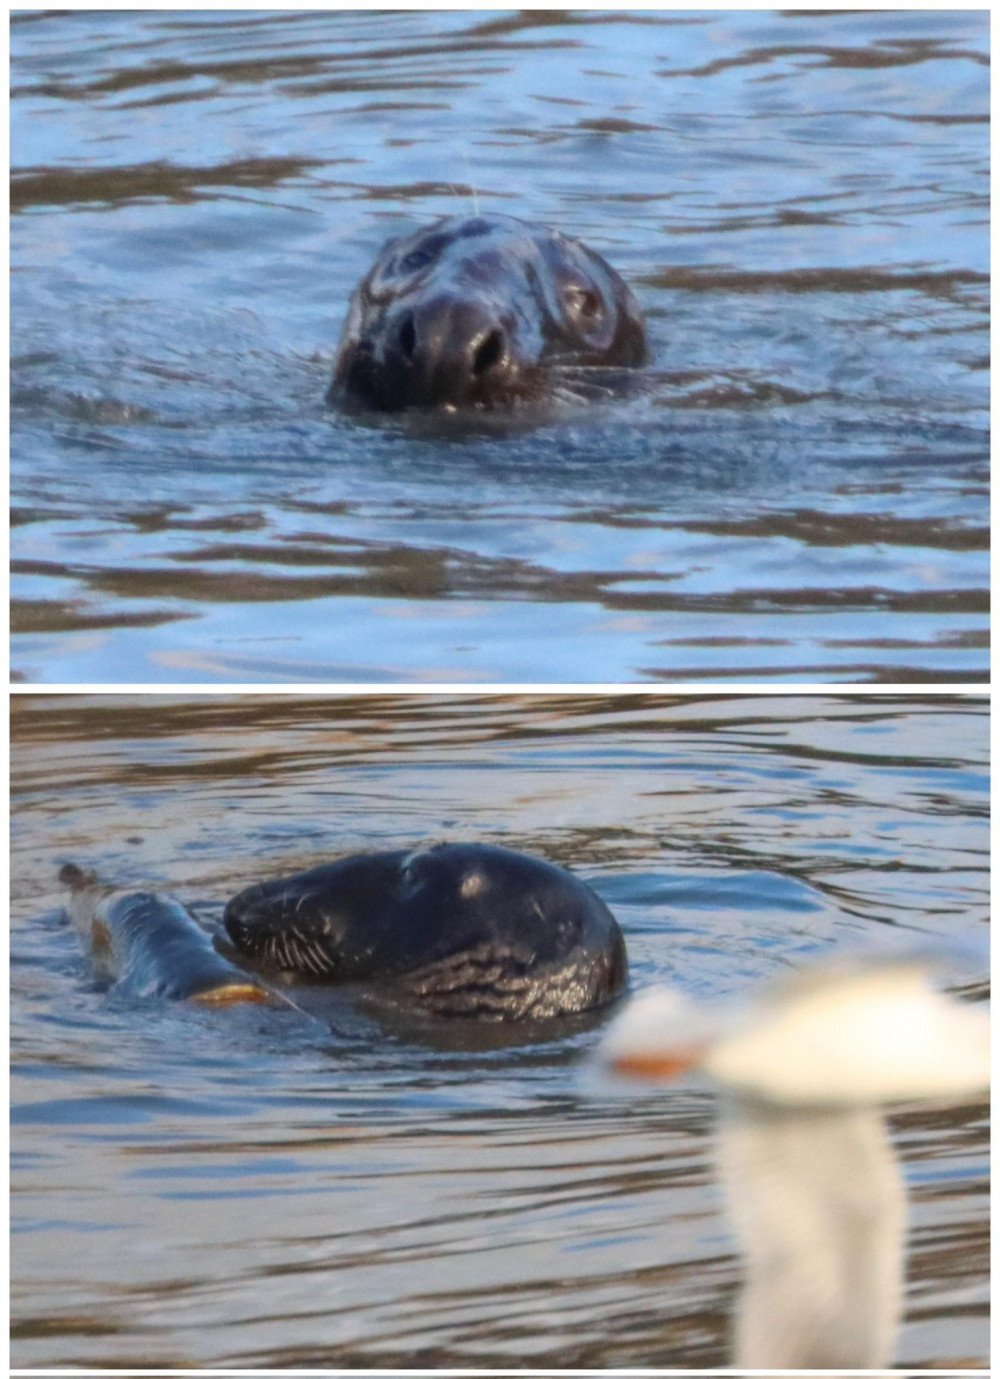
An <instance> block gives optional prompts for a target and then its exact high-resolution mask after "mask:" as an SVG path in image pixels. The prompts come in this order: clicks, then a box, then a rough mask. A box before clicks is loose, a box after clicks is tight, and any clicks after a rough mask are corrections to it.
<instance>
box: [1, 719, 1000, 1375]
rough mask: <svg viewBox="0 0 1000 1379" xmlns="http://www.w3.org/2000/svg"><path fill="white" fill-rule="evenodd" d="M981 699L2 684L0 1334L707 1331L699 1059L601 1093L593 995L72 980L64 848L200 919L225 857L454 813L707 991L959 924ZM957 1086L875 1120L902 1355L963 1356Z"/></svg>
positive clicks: (360, 1358) (983, 1203) (75, 955)
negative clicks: (407, 1009) (516, 1021)
mask: <svg viewBox="0 0 1000 1379" xmlns="http://www.w3.org/2000/svg"><path fill="white" fill-rule="evenodd" d="M986 753H987V705H986V702H985V700H983V699H971V700H961V699H954V698H944V699H926V700H921V699H914V698H905V699H881V698H880V699H878V700H871V699H866V698H854V699H839V698H835V697H829V696H820V697H795V698H790V699H785V698H777V699H775V698H752V697H751V698H746V699H727V698H717V697H716V698H704V699H698V698H695V699H689V700H670V699H667V700H654V699H651V698H649V697H647V696H632V697H626V696H622V697H619V698H612V699H601V698H599V697H579V698H577V697H574V698H573V699H570V700H568V701H567V700H562V699H554V698H543V697H536V698H527V699H524V700H515V699H511V698H500V699H488V698H481V699H476V698H475V697H468V698H465V697H462V698H457V699H448V698H443V697H432V698H429V699H413V698H402V697H391V696H389V697H384V698H379V697H373V698H351V697H347V698H341V699H336V700H329V699H327V700H321V699H316V700H311V699H305V700H299V699H295V698H291V699H289V698H280V697H279V698H276V699H264V698H259V697H245V698H240V699H226V700H223V701H222V702H219V701H217V700H215V699H212V698H209V699H206V700H204V701H196V700H184V699H172V698H169V697H158V698H153V699H149V698H144V699H141V700H139V699H131V698H128V697H125V698H120V697H115V698H105V699H101V698H82V699H72V700H67V699H66V698H60V697H52V698H45V697H41V698H35V697H27V698H23V697H19V698H15V715H14V752H13V782H14V787H13V788H14V795H13V802H14V803H13V842H12V878H13V920H12V925H13V937H12V985H13V997H12V1000H13V1036H12V1044H13V1046H12V1052H13V1069H14V1070H13V1082H12V1106H13V1118H14V1128H13V1143H12V1148H13V1179H12V1182H13V1199H12V1200H13V1224H14V1237H13V1240H14V1243H13V1261H12V1296H13V1320H14V1337H15V1339H14V1342H13V1359H14V1363H15V1364H16V1365H22V1366H43V1365H45V1366H48V1365H52V1366H56V1365H84V1364H86V1365H93V1366H99V1365H101V1364H105V1363H107V1364H114V1365H125V1366H134V1367H142V1366H154V1367H155V1366H171V1365H192V1364H195V1365H198V1364H201V1365H218V1366H227V1367H228V1366H231V1367H236V1368H239V1367H265V1366H281V1365H293V1366H304V1367H321V1366H327V1365H338V1364H342V1365H365V1366H371V1365H376V1364H379V1365H391V1366H411V1365H439V1364H446V1363H447V1364H449V1365H452V1366H468V1365H473V1366H476V1365H481V1366H488V1365H489V1366H494V1367H495V1366H502V1367H511V1366H514V1367H519V1366H524V1365H532V1364H536V1365H542V1366H557V1367H559V1366H570V1365H574V1366H596V1367H610V1366H629V1365H673V1366H692V1367H698V1368H701V1367H707V1366H717V1365H720V1364H722V1363H723V1362H724V1359H725V1349H724V1346H725V1318H726V1316H727V1314H728V1310H729V1307H730V1304H731V1300H732V1294H733V1289H734V1287H735V1284H736V1279H737V1268H736V1262H735V1260H734V1258H733V1252H732V1251H733V1246H732V1241H731V1238H730V1235H729V1232H728V1229H727V1227H726V1224H725V1221H724V1219H723V1217H722V1215H721V1213H720V1204H719V1201H718V1198H717V1196H716V1192H715V1189H714V1186H713V1183H712V1178H711V1173H710V1161H709V1139H708V1136H709V1131H710V1124H711V1109H712V1103H711V1100H710V1098H709V1096H708V1095H707V1093H706V1092H705V1091H704V1090H700V1089H698V1088H694V1087H691V1088H683V1087H678V1088H677V1089H676V1090H674V1091H672V1092H669V1093H660V1094H659V1095H657V1096H651V1097H639V1098H635V1099H628V1100H624V1101H615V1102H609V1101H607V1100H605V1099H602V1098H600V1097H596V1096H594V1095H593V1094H591V1092H589V1091H588V1089H587V1087H586V1085H585V1084H584V1083H582V1082H581V1076H580V1074H581V1062H582V1059H583V1056H584V1054H585V1053H586V1051H587V1050H588V1049H589V1048H590V1047H591V1046H592V1044H593V1042H594V1040H595V1039H596V1037H597V1031H596V1030H595V1029H593V1028H592V1027H591V1028H588V1027H586V1025H584V1026H583V1027H576V1026H573V1027H567V1028H566V1029H565V1030H563V1029H560V1030H559V1031H558V1032H555V1031H553V1033H552V1035H551V1036H550V1037H548V1038H546V1039H543V1040H541V1041H540V1042H534V1043H528V1044H524V1045H514V1046H509V1045H508V1046H506V1047H504V1046H502V1045H498V1043H497V1042H496V1041H495V1040H493V1041H491V1040H489V1039H483V1038H480V1037H478V1036H477V1034H476V1032H475V1031H470V1032H468V1033H467V1034H462V1035H458V1036H454V1037H451V1038H446V1039H441V1040H437V1041H435V1042H434V1043H429V1042H427V1041H424V1042H418V1041H416V1040H415V1039H414V1038H413V1037H412V1033H410V1032H407V1031H406V1030H400V1029H397V1028H387V1027H385V1026H384V1025H381V1024H379V1023H377V1022H376V1020H375V1019H374V1018H373V1017H372V1016H371V1015H370V1014H368V1013H366V1012H365V1011H364V1010H363V1009H359V1008H357V1007H356V1006H353V1005H352V1004H351V1002H350V1001H349V1000H347V999H346V998H334V999H330V1000H328V1001H326V1002H325V1003H324V1004H323V1009H322V1012H321V1013H322V1014H323V1016H324V1018H323V1019H322V1020H319V1019H312V1018H310V1017H309V1016H308V1015H307V1014H305V1013H303V1012H296V1011H292V1010H269V1009H261V1008H260V1007H253V1008H250V1007H246V1008H243V1009H233V1010H230V1011H226V1012H220V1011H216V1012H212V1011H208V1010H205V1009H201V1010H194V1009H189V1008H186V1007H185V1008H181V1007H177V1006H168V1005H161V1004H157V1003H155V1002H145V1003H136V1002H129V1001H127V1000H125V999H124V998H122V997H120V996H116V995H115V994H114V993H111V994H107V993H103V992H101V991H98V990H95V989H94V986H93V983H92V982H91V980H90V979H89V977H88V973H87V968H86V965H85V963H84V961H83V959H82V957H81V955H80V953H79V952H78V950H77V948H76V945H75V941H74V939H73V937H72V935H71V934H70V933H69V931H68V930H67V928H66V927H65V925H64V924H63V922H62V919H61V914H60V908H59V907H60V904H61V897H60V895H59V893H58V891H57V889H56V886H55V879H54V878H55V874H56V870H57V867H58V864H59V863H60V862H61V861H63V860H65V859H66V858H68V857H73V858H77V859H78V860H81V861H85V862H88V863H91V864H93V865H96V866H97V867H98V868H99V869H100V870H102V871H103V872H105V873H106V874H107V875H108V876H110V877H115V878H118V879H120V880H122V881H125V882H135V883H147V884H148V883H149V882H155V883H157V884H160V885H163V886H165V887H169V888H170V889H172V890H173V891H175V892H176V893H177V894H178V895H180V896H181V897H182V898H183V899H184V900H186V901H187V902H189V903H190V904H192V905H193V906H194V907H195V908H196V910H197V912H198V913H199V914H200V915H201V916H202V917H203V918H204V919H205V920H206V921H211V920H213V919H217V918H218V916H219V914H220V911H221V906H222V904H223V902H224V900H225V898H226V897H227V896H229V895H231V894H232V893H233V892H234V891H235V890H236V889H238V888H239V887H241V886H243V885H244V884H246V883H247V881H248V880H250V879H251V878H254V877H258V876H264V875H274V874H278V873H280V872H282V871H286V870H289V869H292V868H296V867H301V866H306V865H311V864H313V863H315V862H317V861H319V860H321V859H324V858H328V857H331V856H333V855H335V854H338V853H341V852H345V851H349V850H352V849H355V848H359V847H393V846H403V845H408V844H412V843H415V842H418V841H425V840H432V839H441V838H448V837H456V838H479V839H483V840H488V841H494V842H500V843H505V844H508V845H511V846H514V847H518V848H523V849H525V850H528V851H532V852H538V853H542V854H544V855H547V856H550V857H552V858H555V859H557V860H559V861H562V862H565V863H568V864H570V865H573V866H574V867H575V868H577V869H578V870H579V871H580V873H581V874H582V875H584V876H585V877H586V878H588V879H589V880H591V881H592V883H593V884H594V885H595V886H596V888H597V889H598V890H599V891H600V892H601V894H602V895H603V897H604V898H605V899H606V900H607V901H608V903H609V904H610V905H611V906H612V908H613V909H614V911H615V913H616V914H617V915H618V917H619V919H620V921H621V923H622V925H623V928H624V929H625V932H626V934H627V938H628V944H629V950H630V954H631V961H632V972H633V980H634V984H635V985H637V986H643V985H646V984H648V983H649V982H651V981H653V980H656V979H667V978H669V979H673V980H676V981H678V982H680V983H682V984H683V985H684V986H685V987H686V988H687V989H688V990H691V991H693V992H695V993H696V994H699V995H704V996H709V997H719V996H725V995H726V994H728V993H734V994H735V993H738V992H742V991H743V990H744V989H745V988H746V986H747V985H748V983H750V982H751V981H753V980H755V979H757V978H761V977H765V976H768V975H771V974H774V973H776V972H778V971H780V970H782V969H783V968H785V967H786V966H787V965H788V964H793V963H798V962H800V961H803V960H806V959H808V958H809V957H810V956H812V955H814V954H816V953H819V952H822V951H825V950H827V949H828V948H829V947H830V946H831V945H833V944H836V943H841V942H847V941H852V940H855V939H857V938H859V937H861V936H864V935H869V934H872V933H875V932H879V933H885V932H886V930H887V929H892V930H898V931H900V933H901V935H902V936H904V937H905V936H906V935H912V934H913V933H914V932H916V933H930V934H941V935H952V936H956V935H971V934H977V933H980V932H982V929H983V926H984V925H985V924H986V922H987V915H988V907H989V893H988V880H987V864H988V847H989V842H988V819H987V772H986ZM985 1110H986V1108H985V1106H983V1105H971V1106H969V1105H967V1106H962V1107H957V1108H956V1107H940V1108H937V1109H918V1110H914V1109H911V1108H904V1109H902V1110H901V1111H900V1113H899V1114H898V1115H896V1116H894V1118H893V1126H894V1131H895V1136H896V1140H897V1143H898V1145H899V1147H900V1150H901V1152H902V1154H903V1156H904V1160H905V1166H906V1172H907V1177H908V1179H909V1183H910V1187H911V1196H912V1198H913V1211H912V1219H911V1224H912V1236H911V1250H910V1270H909V1286H908V1296H907V1303H908V1309H907V1321H906V1326H905V1328H904V1332H903V1335H902V1339H901V1345H900V1353H899V1360H900V1362H901V1363H902V1364H905V1365H912V1366H914V1367H917V1368H922V1367H947V1366H951V1367H960V1366H968V1365H982V1364H983V1363H984V1357H985V1355H986V1352H987V1344H988V1340H987V1329H988V1322H987V1315H986V1313H987V1305H988V1283H987V1230H988V1204H987V1198H986V1183H987V1179H986V1172H987V1158H986V1155H987V1140H986V1134H987V1130H986V1120H985Z"/></svg>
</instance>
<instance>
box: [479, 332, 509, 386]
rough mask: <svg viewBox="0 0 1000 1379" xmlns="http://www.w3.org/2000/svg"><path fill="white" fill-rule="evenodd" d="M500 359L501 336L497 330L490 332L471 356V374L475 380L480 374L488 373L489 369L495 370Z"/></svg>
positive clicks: (501, 349) (501, 354)
mask: <svg viewBox="0 0 1000 1379" xmlns="http://www.w3.org/2000/svg"><path fill="white" fill-rule="evenodd" d="M502 358H503V334H502V332H501V331H499V330H491V331H490V333H489V335H487V337H486V339H485V340H484V341H483V343H482V344H481V345H480V346H479V347H478V349H477V350H476V352H475V354H474V355H473V356H472V372H473V373H474V374H475V375H476V377H477V378H478V377H479V376H480V375H481V374H484V373H489V371H490V369H494V368H496V366H497V364H499V363H500V360H501V359H502Z"/></svg>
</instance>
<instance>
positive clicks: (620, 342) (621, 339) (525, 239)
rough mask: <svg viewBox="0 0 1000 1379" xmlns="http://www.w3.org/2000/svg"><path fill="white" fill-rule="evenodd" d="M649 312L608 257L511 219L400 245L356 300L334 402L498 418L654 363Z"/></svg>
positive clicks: (436, 230) (385, 254)
mask: <svg viewBox="0 0 1000 1379" xmlns="http://www.w3.org/2000/svg"><path fill="white" fill-rule="evenodd" d="M646 358H647V349H646V333H645V327H644V325H643V320H642V313H641V312H640V310H639V306H638V303H637V302H636V300H635V298H634V297H633V295H632V293H631V291H630V290H629V288H628V287H627V285H626V284H625V282H624V281H623V279H622V278H621V277H620V276H619V274H618V273H616V272H615V270H614V269H613V268H612V267H611V265H610V264H609V263H607V262H606V261H605V260H604V259H603V258H602V257H601V256H600V254H597V253H595V252H594V251H593V250H592V249H588V248H587V246H586V245H584V244H582V243H581V242H580V241H579V240H576V239H571V238H569V237H567V236H566V235H562V234H560V233H559V232H558V231H556V230H550V229H547V228H545V227H544V226H537V225H533V224H531V223H530V222H528V221H524V220H519V219H516V218H515V217H514V216H506V215H488V216H487V215H477V216H472V217H463V216H448V217H446V218H444V219H442V220H438V221H436V222H435V223H434V224H432V225H429V226H427V227H425V228H423V229H420V230H416V231H414V232H413V233H412V234H409V235H404V236H401V237H399V238H397V239H392V240H390V241H389V242H388V243H387V244H386V245H385V246H384V247H383V249H382V251H381V252H380V254H379V255H378V257H377V259H376V260H375V263H374V265H373V266H372V268H371V269H370V270H369V272H368V273H367V274H366V276H365V277H364V278H363V279H362V281H361V283H360V284H359V286H358V287H357V289H356V290H355V292H354V295H353V297H352V298H351V303H350V307H349V309H348V314H347V320H346V322H345V324H344V329H343V333H342V335H341V340H340V347H339V353H338V357H337V362H336V365H335V368H334V376H333V382H332V383H331V385H330V389H329V392H328V394H327V400H328V401H330V402H332V403H341V404H346V405H353V406H356V407H360V408H365V409H369V410H374V411H380V412H398V411H402V410H405V409H407V408H431V409H433V408H437V409H442V410H446V411H454V410H457V409H459V408H465V407H477V408H486V409H490V408H495V407H502V406H508V405H510V404H511V403H513V402H517V401H520V400H529V399H536V398H540V397H544V396H546V394H548V393H551V392H552V391H553V389H554V388H555V387H556V386H557V385H558V384H560V383H562V384H565V385H567V386H568V387H569V388H570V391H572V380H573V379H574V377H579V376H580V375H581V374H582V373H583V372H584V371H585V370H587V369H594V368H603V369H611V368H615V369H633V368H636V367H638V366H639V365H641V364H644V363H645V362H646Z"/></svg>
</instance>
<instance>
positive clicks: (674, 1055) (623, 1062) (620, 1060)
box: [611, 1045, 702, 1082]
mask: <svg viewBox="0 0 1000 1379" xmlns="http://www.w3.org/2000/svg"><path fill="white" fill-rule="evenodd" d="M701 1052H702V1050H701V1048H700V1047H698V1046H697V1045H692V1046H691V1047H690V1048H686V1049H684V1048H678V1049H669V1050H654V1049H637V1050H636V1051H635V1052H634V1053H619V1054H616V1055H615V1057H614V1058H612V1060H611V1067H612V1068H613V1069H614V1071H615V1072H616V1073H621V1074H622V1076H623V1077H638V1078H643V1079H644V1080H645V1081H647V1082H670V1081H672V1080H673V1079H674V1078H675V1077H680V1075H681V1073H685V1072H687V1070H688V1069H689V1068H693V1067H694V1065H695V1064H696V1063H697V1062H698V1059H699V1058H700V1056H701Z"/></svg>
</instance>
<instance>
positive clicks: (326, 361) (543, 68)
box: [11, 10, 988, 684]
mask: <svg viewBox="0 0 1000 1379" xmlns="http://www.w3.org/2000/svg"><path fill="white" fill-rule="evenodd" d="M987 24H988V18H987V12H986V11H985V10H981V11H975V10H952V11H947V12H940V13H938V12H934V11H927V10H910V11H905V10H894V11H893V10H890V11H879V12H875V13H864V12H861V11H848V12H842V13H820V12H818V11H817V12H802V11H796V12H786V13H769V12H764V11H737V12H732V13H727V12H725V11H703V12H699V11H697V10H695V11H683V12H678V13H671V12H668V11H657V12H652V13H643V12H615V13H604V12H601V11H583V12H580V13H579V14H575V13H563V12H557V13H550V12H547V11H546V12H539V11H530V12H527V13H523V14H521V13H513V12H509V11H501V12H496V13H490V12H486V11H474V12H467V11H427V12H420V11H405V12H395V13H384V14H381V13H375V12H365V13H352V12H349V11H338V12H334V13H324V12H321V11H311V12H305V13H291V12H288V13H267V12H263V11H257V12H253V13H249V14H244V13H239V12H209V11H205V12H198V11H181V12H177V13H171V12H169V11H146V12H128V11H106V10H103V11H102V10H97V11H77V12H70V13H51V14H49V13H41V12H38V13H22V14H20V15H17V16H15V19H14V24H13V29H12V91H13V99H12V141H13V171H14V177H13V191H12V197H13V209H14V216H13V222H12V232H11V236H12V237H11V253H12V265H13V292H12V308H11V320H12V336H13V339H12V348H13V353H14V378H13V416H14V422H13V452H12V454H13V469H14V478H13V499H14V522H15V525H16V529H15V534H14V583H13V596H14V630H15V638H14V666H15V670H16V673H17V674H19V675H20V676H22V677H23V678H27V679H30V680H37V681H49V682H93V683H99V682H106V683H109V682H145V681H157V682H162V683H165V682H174V683H182V682H190V681H229V682H256V683H263V682H292V681H295V682H298V681H303V680H313V681H317V680H323V681H331V680H337V681H350V682H354V683H358V682H372V681H375V682H383V681H385V682H390V681H397V682H398V681H417V680H422V681H425V682H428V681H441V680H445V681H450V682H454V681H467V682H469V683H473V684H474V683H477V682H478V683H482V682H514V681H521V682H525V681H560V682H564V681H570V682H572V681H576V682H593V681H595V680H600V681H614V682H621V681H629V680H657V679H663V678H667V679H675V678H677V677H691V678H712V679H740V678H742V679H748V678H749V679H752V680H762V679H772V680H785V681H803V680H824V681H862V680H882V681H892V682H912V681H924V680H937V681H953V682H955V681H968V680H980V681H981V680H983V679H985V678H986V674H987V662H986V636H987V585H988V580H987V570H986V548H987V530H986V528H987V507H986V497H985V485H986V476H987V468H986V466H987V454H988V439H987V411H986V409H987V397H988V394H987V373H986V366H987V349H988V339H987V328H988V318H987V296H986V294H987V273H988V228H987V227H988V209H987V196H988V180H987V179H988V135H987V120H988V68H987V62H988V41H987V32H988V30H987ZM475 207H479V208H481V209H483V210H485V211H503V212H508V213H512V214H515V215H520V216H523V217H527V218H529V219H536V220H540V221H543V222H546V223H549V224H553V225H556V226H558V227H560V228H562V229H564V230H566V231H569V232H570V233H575V234H578V235H580V236H582V237H583V238H584V239H586V240H587V241H588V242H589V243H590V244H592V245H593V246H594V247H595V248H596V249H598V250H599V251H601V252H602V253H604V254H605V255H606V256H607V257H608V258H609V259H610V260H611V261H612V262H613V263H614V264H615V265H616V266H617V267H618V268H619V269H620V270H621V272H622V273H623V274H624V275H625V276H626V278H627V279H628V280H629V282H630V283H631V285H632V286H633V288H634V290H635V292H636V294H637V296H638V297H639V298H640V300H641V302H642V303H643V306H644V308H645V310H646V313H647V316H648V321H649V329H650V336H651V343H652V349H653V364H652V366H651V368H650V371H649V377H648V386H647V387H646V388H645V390H643V391H642V392H641V393H640V394H639V395H638V396H636V397H634V398H631V399H629V400H627V401H620V402H617V403H610V404H608V405H603V406H598V407H590V408H585V409H577V410H573V409H567V410H565V411H564V412H559V413H557V414H556V415H554V416H550V417H548V418H547V419H545V420H544V421H543V422H542V423H541V424H530V425H528V424H523V425H522V424H517V425H515V426H513V427H510V426H508V427H504V426H500V427H488V428H485V429H484V430H482V431H481V432H475V431H474V432H473V433H471V434H470V433H468V432H464V433H463V432H461V431H459V432H457V433H446V434H441V433H440V431H436V430H434V429H433V428H432V429H431V430H430V431H428V430H427V429H426V428H421V427H414V426H412V425H409V424H407V423H405V422H403V423H400V422H398V421H397V422H395V423H391V424H386V425H375V426H369V425H363V424H358V423H357V422H352V421H349V420H347V419H345V418H343V417H341V416H338V415H336V414H333V413H331V412H329V410H328V409H327V408H326V407H325V406H324V403H323V394H324V391H325V388H326V385H327V382H328V379H329V375H330V370H331V364H332V359H333V353H334V350H335V344H336V339H337V334H338V331H339V327H340V323H341V321H342V319H343V315H344V312H345V308H346V303H347V299H348V296H349V294H350V291H351V289H352V287H353V285H354V283H355V282H356V281H357V280H358V278H359V277H360V276H361V274H362V273H363V272H364V271H365V269H366V268H367V266H368V264H369V262H370V261H371V259H372V257H373V255H374V254H375V252H376V251H377V249H378V247H379V245H380V244H381V243H382V241H383V240H384V239H385V238H386V237H387V236H388V235H389V234H390V233H393V232H396V231H398V230H399V229H401V228H410V227H412V226H413V225H414V224H416V223H419V222H421V221H424V220H427V219H428V218H432V217H434V216H437V215H441V214H445V213H452V212H455V211H471V210H473V209H474V208H475Z"/></svg>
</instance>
